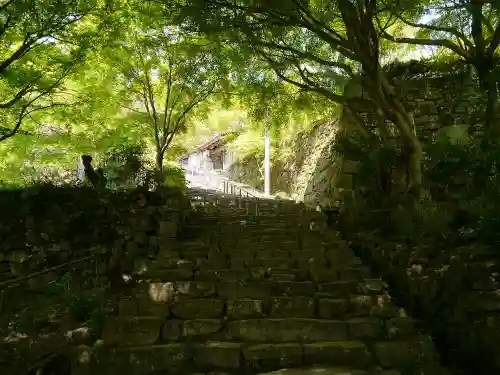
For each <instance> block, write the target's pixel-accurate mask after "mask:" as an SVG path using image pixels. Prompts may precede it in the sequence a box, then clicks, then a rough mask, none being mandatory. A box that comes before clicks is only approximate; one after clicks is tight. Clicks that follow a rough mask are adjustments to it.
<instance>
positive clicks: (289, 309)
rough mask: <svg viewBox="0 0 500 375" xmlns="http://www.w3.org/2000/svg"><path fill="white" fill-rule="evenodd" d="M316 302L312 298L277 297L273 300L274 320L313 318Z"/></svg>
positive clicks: (271, 313) (271, 314)
mask: <svg viewBox="0 0 500 375" xmlns="http://www.w3.org/2000/svg"><path fill="white" fill-rule="evenodd" d="M315 307H316V306H315V301H314V299H313V298H310V297H298V296H296V297H277V298H272V299H271V312H270V316H271V317H273V318H313V317H314V312H315Z"/></svg>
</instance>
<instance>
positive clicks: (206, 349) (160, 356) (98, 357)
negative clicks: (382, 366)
mask: <svg viewBox="0 0 500 375" xmlns="http://www.w3.org/2000/svg"><path fill="white" fill-rule="evenodd" d="M395 344H399V343H395ZM396 354H397V353H396ZM405 355H406V358H405V359H407V360H408V362H414V363H415V364H417V363H419V362H422V360H421V359H419V358H418V357H417V355H408V354H405ZM408 357H409V358H408ZM386 359H387V358H386V354H384V353H383V352H382V351H379V352H376V353H375V354H373V355H372V354H370V352H369V350H368V349H367V346H366V345H365V344H364V343H362V342H359V341H331V340H330V341H323V342H317V343H299V342H287V343H279V344H273V343H266V342H255V343H252V344H243V343H239V342H231V341H229V342H228V341H209V342H205V343H168V344H157V345H149V346H131V347H115V348H110V347H101V348H100V349H99V350H98V351H96V353H95V355H94V360H93V361H89V362H88V363H86V364H80V365H78V366H76V367H75V368H76V369H78V370H79V371H81V372H79V373H96V374H97V373H106V374H108V375H115V374H116V375H120V374H133V375H148V374H152V373H155V374H157V373H158V374H159V373H169V374H194V372H198V373H200V372H201V373H208V372H210V371H223V372H230V373H234V372H236V371H238V372H241V371H244V372H253V373H255V372H257V371H258V372H262V371H275V370H278V369H280V371H279V372H277V373H276V375H277V374H282V373H284V374H290V375H299V374H301V373H300V371H304V370H303V369H302V370H301V369H300V368H301V367H303V366H316V365H318V364H320V365H326V366H338V367H334V368H330V369H329V370H328V371H327V372H324V371H321V372H317V371H318V370H317V369H316V370H315V371H314V372H311V373H310V375H313V374H314V375H317V374H320V373H321V374H324V375H399V372H397V371H383V370H375V368H376V367H377V366H378V363H380V362H386ZM395 361H397V359H393V360H392V361H391V362H395ZM78 367H80V368H78ZM284 367H294V368H298V369H296V370H293V372H286V371H283V370H281V369H282V368H284ZM83 368H85V369H86V370H82V369H83ZM306 374H307V373H306Z"/></svg>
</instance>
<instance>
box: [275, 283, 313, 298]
mask: <svg viewBox="0 0 500 375" xmlns="http://www.w3.org/2000/svg"><path fill="white" fill-rule="evenodd" d="M276 284H277V287H278V292H279V294H282V295H288V296H312V295H313V293H314V292H315V290H316V288H315V286H314V284H313V283H312V282H310V281H278V282H277V283H276Z"/></svg>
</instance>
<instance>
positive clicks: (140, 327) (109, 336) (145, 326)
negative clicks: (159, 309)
mask: <svg viewBox="0 0 500 375" xmlns="http://www.w3.org/2000/svg"><path fill="white" fill-rule="evenodd" d="M162 325H163V319H159V318H116V317H110V318H109V319H108V320H107V321H106V323H105V325H104V328H103V332H102V336H101V337H102V339H103V341H104V342H105V343H106V345H120V346H130V345H151V344H153V343H155V342H156V341H157V340H158V338H159V337H160V330H161V326H162Z"/></svg>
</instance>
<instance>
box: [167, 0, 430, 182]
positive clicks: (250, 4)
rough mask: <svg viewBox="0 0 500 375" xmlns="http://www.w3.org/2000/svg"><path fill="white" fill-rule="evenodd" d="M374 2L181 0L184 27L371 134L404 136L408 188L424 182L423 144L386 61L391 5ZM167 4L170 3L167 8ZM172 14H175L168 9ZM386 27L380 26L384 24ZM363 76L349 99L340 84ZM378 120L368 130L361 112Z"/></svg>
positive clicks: (181, 17)
mask: <svg viewBox="0 0 500 375" xmlns="http://www.w3.org/2000/svg"><path fill="white" fill-rule="evenodd" d="M379 3H380V2H379V1H377V0H366V1H365V0H363V1H362V0H356V1H350V0H339V1H337V2H332V1H327V0H315V1H313V0H287V1H278V0H273V1H260V0H236V1H229V0H185V1H182V2H179V4H177V5H176V6H177V7H180V9H181V12H180V13H181V14H180V18H179V22H180V24H181V25H183V26H185V27H186V28H193V27H195V28H196V30H199V31H203V32H206V33H209V34H212V35H216V36H217V37H218V38H224V41H225V42H226V43H229V44H232V45H235V46H237V48H239V49H240V50H243V51H244V52H246V58H251V56H258V57H259V58H260V59H261V60H262V61H265V62H266V63H267V64H268V65H267V66H268V67H269V68H271V69H272V70H273V71H274V72H275V73H276V75H277V76H278V77H280V78H281V79H282V80H283V81H286V82H288V83H291V84H293V85H295V86H297V87H299V88H301V89H303V90H307V91H312V92H316V93H319V94H321V95H323V96H325V97H326V98H328V99H330V100H331V101H333V102H336V103H340V104H342V105H344V108H345V109H346V110H347V111H349V112H350V113H351V115H352V116H353V118H354V119H355V120H356V121H357V123H358V124H359V125H360V126H361V127H362V128H364V131H365V132H366V133H367V134H370V136H372V137H381V138H382V140H383V139H385V138H388V137H389V130H388V128H387V126H386V120H389V121H390V122H392V123H393V124H394V125H395V127H396V129H397V130H398V131H399V133H400V134H401V139H402V141H403V143H404V146H405V147H406V149H407V150H408V153H407V154H408V155H409V157H408V172H409V173H408V174H409V181H408V189H409V190H411V191H415V192H417V191H418V190H419V187H420V185H421V182H422V174H421V158H422V147H421V144H420V142H419V140H418V138H417V136H416V134H415V129H414V123H413V117H412V115H411V114H410V113H408V112H407V111H406V110H405V108H404V107H403V105H402V104H401V100H400V99H399V98H398V97H397V96H396V95H395V93H394V89H393V87H392V85H391V83H390V82H389V79H388V78H387V77H386V75H385V74H384V72H383V70H382V68H381V63H380V57H381V48H380V47H381V46H380V39H379V35H380V32H381V30H380V27H383V26H379V23H378V22H377V19H378V17H380V16H381V14H382V13H383V11H384V10H385V9H386V7H385V6H384V5H383V4H379ZM165 6H168V4H166V5H165ZM170 11H171V12H172V11H175V9H170ZM382 25H383V24H382ZM357 74H360V75H361V76H362V81H363V88H364V90H365V91H366V94H367V98H366V99H364V98H348V97H345V96H343V95H342V93H341V92H340V91H339V90H338V88H339V87H342V85H341V83H343V82H346V81H347V80H348V79H349V78H350V77H353V76H355V75H357ZM370 108H371V109H373V110H374V111H375V112H376V113H377V114H378V115H379V120H380V121H378V123H377V126H378V132H377V133H374V132H371V131H370V129H367V128H366V125H365V123H364V121H363V120H362V119H361V117H360V116H359V112H358V110H359V109H364V110H366V109H370Z"/></svg>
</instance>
